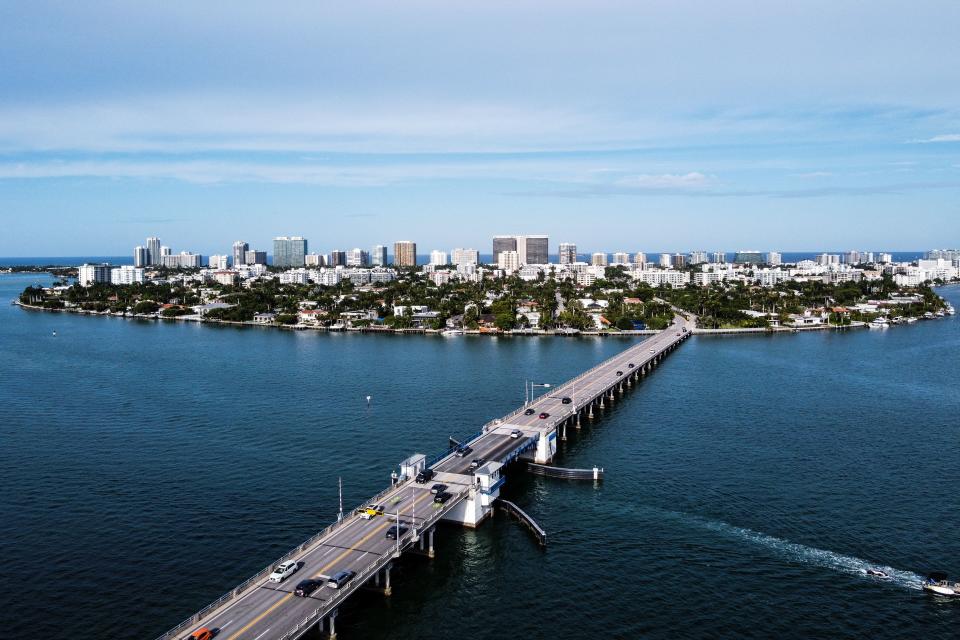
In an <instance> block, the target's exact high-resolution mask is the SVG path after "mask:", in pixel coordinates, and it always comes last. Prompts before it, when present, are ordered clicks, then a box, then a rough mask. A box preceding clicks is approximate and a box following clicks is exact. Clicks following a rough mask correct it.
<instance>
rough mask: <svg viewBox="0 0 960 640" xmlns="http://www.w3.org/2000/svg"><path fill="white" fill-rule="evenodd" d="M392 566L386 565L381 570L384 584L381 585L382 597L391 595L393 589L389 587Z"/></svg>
mask: <svg viewBox="0 0 960 640" xmlns="http://www.w3.org/2000/svg"><path fill="white" fill-rule="evenodd" d="M391 566H392V565H390V564H388V565H387V566H386V567H384V568H383V575H384V584H383V595H385V596H389V595H393V588H392V587H391V586H390V568H391Z"/></svg>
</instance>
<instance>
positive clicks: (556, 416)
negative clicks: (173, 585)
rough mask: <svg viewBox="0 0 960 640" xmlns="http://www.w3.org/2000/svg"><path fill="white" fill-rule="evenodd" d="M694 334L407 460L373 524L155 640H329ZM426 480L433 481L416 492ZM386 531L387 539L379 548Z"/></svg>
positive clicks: (350, 524) (660, 341)
mask: <svg viewBox="0 0 960 640" xmlns="http://www.w3.org/2000/svg"><path fill="white" fill-rule="evenodd" d="M693 328H694V323H693V322H692V321H690V320H688V319H686V318H685V317H683V316H680V315H678V316H677V317H676V318H675V320H674V322H673V324H671V325H670V326H669V327H668V328H667V329H665V330H664V331H662V332H660V333H658V334H656V335H653V336H651V337H649V338H647V339H646V340H644V341H642V342H639V343H637V344H634V345H632V346H631V347H629V348H627V349H625V350H623V351H621V352H620V353H618V354H617V355H615V356H613V357H611V358H609V359H607V360H605V361H604V362H601V363H600V364H598V365H597V366H595V367H593V368H591V369H589V370H588V371H585V372H584V373H582V374H580V375H578V376H577V377H575V378H573V379H572V380H569V381H567V382H565V383H564V384H562V385H560V386H558V387H553V388H551V389H550V390H549V393H546V394H544V395H542V396H540V397H537V398H535V399H533V400H532V401H530V402H528V403H527V404H525V405H524V406H521V407H518V408H517V409H515V410H514V411H512V412H510V413H508V414H507V415H505V416H503V417H501V418H497V419H495V420H491V421H490V422H488V423H487V424H485V425H483V426H482V427H481V428H480V430H479V431H478V432H477V433H476V434H475V435H474V436H472V437H471V438H469V439H466V440H465V441H463V442H462V443H460V446H458V447H454V448H451V449H449V450H448V451H446V452H444V453H442V454H440V455H439V456H437V457H435V458H434V459H427V456H425V455H423V454H414V455H412V456H410V457H409V458H407V459H406V460H404V461H403V462H402V463H400V465H399V468H398V470H396V471H394V472H393V474H392V477H391V485H390V486H389V487H388V488H386V489H384V490H383V491H381V492H380V493H379V494H377V495H375V496H373V497H371V498H370V499H369V500H368V501H367V503H365V504H370V503H376V504H377V505H379V506H380V510H379V512H378V513H377V515H371V516H370V517H363V516H362V515H361V511H360V509H359V508H358V509H356V510H354V511H353V512H351V513H349V514H347V515H346V516H345V517H344V518H343V519H342V520H341V521H339V522H336V523H334V524H332V525H330V526H329V527H327V528H326V529H324V530H323V531H321V532H319V533H317V534H316V535H314V536H313V537H311V538H310V539H308V540H306V541H304V542H303V543H302V544H300V545H299V546H297V547H296V548H294V549H291V550H290V551H289V552H288V553H286V554H284V555H283V556H282V557H281V558H278V559H277V560H276V561H275V562H273V563H271V564H270V565H269V566H267V567H265V568H264V569H263V570H262V571H260V572H259V573H257V574H256V575H254V576H253V577H251V578H249V579H248V580H246V581H244V582H243V583H241V584H240V585H238V586H236V587H235V588H233V589H231V590H230V591H228V592H227V593H225V594H224V595H223V596H221V597H220V598H218V599H217V600H215V601H214V602H213V603H211V604H209V605H208V606H206V607H204V608H203V609H201V610H200V611H198V612H197V613H195V614H193V615H191V616H190V617H188V618H186V619H185V620H183V621H182V622H180V623H179V624H177V625H176V626H175V627H174V628H172V629H170V630H169V631H167V632H166V633H164V634H163V635H161V636H159V638H157V640H174V639H180V638H184V637H186V636H188V635H189V634H190V633H191V632H192V631H194V630H195V629H198V628H201V627H206V628H208V629H211V630H213V631H215V632H216V634H217V638H218V640H296V639H297V638H300V637H301V636H303V635H305V634H306V633H307V632H310V631H313V630H317V629H319V630H321V631H325V632H326V633H327V634H329V636H330V637H331V638H335V637H336V618H337V612H338V607H340V606H341V605H342V604H343V603H344V602H345V601H346V600H347V599H348V598H349V597H350V596H351V595H352V594H353V593H354V592H355V591H356V590H358V589H360V588H362V587H369V588H373V589H376V590H377V591H379V592H382V593H383V594H384V596H389V595H390V594H391V593H392V589H393V587H392V585H391V582H390V576H391V568H392V566H393V563H394V562H395V561H396V560H397V559H398V558H400V556H401V555H402V554H404V553H408V552H409V553H420V554H423V555H426V556H427V557H431V558H432V557H433V556H434V537H435V535H436V532H437V525H438V524H439V523H440V522H441V521H445V522H451V523H456V524H459V525H462V526H466V527H476V526H479V525H480V524H481V523H482V522H483V521H485V520H486V519H487V518H489V517H491V516H492V514H493V511H494V508H495V505H496V504H497V502H498V500H499V497H500V489H501V488H502V487H503V485H504V483H505V482H506V480H507V478H506V476H505V475H504V473H503V472H504V470H505V468H506V466H507V465H509V464H510V463H512V462H515V461H518V460H520V461H524V462H528V463H531V462H532V463H534V464H537V465H547V464H549V463H551V462H552V461H553V458H554V456H555V455H556V452H557V440H558V438H559V439H561V440H562V439H565V438H566V437H567V430H568V429H578V428H581V427H582V426H583V424H585V423H586V422H587V421H589V420H591V419H593V418H595V417H597V416H598V415H599V413H600V412H601V411H602V410H604V409H605V408H606V407H608V406H610V405H612V404H613V403H615V402H618V401H619V400H620V399H621V398H622V397H623V396H624V395H625V394H626V392H627V391H628V390H630V389H631V388H632V387H633V386H634V385H635V384H636V383H637V382H639V381H640V379H641V378H643V377H644V376H646V375H648V374H649V373H650V372H651V371H653V369H654V368H655V367H656V366H657V365H658V364H659V363H660V362H661V361H662V360H663V359H664V358H665V357H666V356H667V355H669V354H670V353H671V352H672V351H673V350H675V349H676V348H677V347H679V346H680V344H681V343H682V342H683V341H684V340H687V339H689V338H690V336H691V335H692V332H693ZM464 447H469V449H470V451H469V452H466V451H465V450H464ZM425 470H429V471H432V473H433V477H432V478H431V479H430V480H429V481H428V482H425V483H417V482H416V481H415V479H416V477H417V475H418V474H419V473H421V472H423V471H425ZM591 473H593V472H592V471H591ZM438 483H439V484H444V485H446V486H447V488H446V489H445V491H444V499H443V500H440V499H438V498H437V496H436V495H435V494H433V493H431V487H432V486H433V485H434V484H438ZM508 508H509V507H508ZM528 519H529V517H528ZM534 524H536V523H534ZM398 528H399V529H398ZM537 529H539V531H540V533H539V534H537V535H538V538H539V539H541V540H542V541H545V540H546V533H545V532H543V530H542V529H540V528H539V525H537ZM394 531H397V535H396V536H395V538H393V537H390V538H388V537H387V534H388V533H391V532H394ZM286 560H293V561H296V562H297V563H298V564H299V565H300V568H299V570H298V571H297V572H296V573H294V574H293V575H292V576H290V577H288V578H287V579H286V580H285V581H284V582H281V583H273V582H270V581H269V580H268V576H269V575H270V572H271V571H272V570H273V567H275V566H276V565H277V564H279V563H280V562H282V561H286ZM340 571H352V572H354V574H355V575H354V577H353V578H352V579H351V580H350V581H349V582H347V583H346V584H343V585H341V586H340V588H338V589H334V588H331V587H329V586H324V587H322V588H319V589H317V590H316V591H314V592H313V593H312V594H310V595H309V596H307V597H297V596H296V595H295V594H294V593H293V590H294V588H295V586H296V584H297V583H298V582H300V581H301V580H303V579H306V578H315V579H326V578H329V577H330V576H332V575H334V574H336V573H338V572H340Z"/></svg>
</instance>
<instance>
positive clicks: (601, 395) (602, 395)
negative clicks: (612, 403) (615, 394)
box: [600, 393, 606, 409]
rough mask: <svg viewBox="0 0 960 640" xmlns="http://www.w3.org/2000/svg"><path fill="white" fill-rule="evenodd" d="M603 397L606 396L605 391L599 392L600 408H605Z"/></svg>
mask: <svg viewBox="0 0 960 640" xmlns="http://www.w3.org/2000/svg"><path fill="white" fill-rule="evenodd" d="M605 397H606V394H605V393H601V394H600V408H601V409H605V408H606V407H605V406H604V404H603V399H604V398H605Z"/></svg>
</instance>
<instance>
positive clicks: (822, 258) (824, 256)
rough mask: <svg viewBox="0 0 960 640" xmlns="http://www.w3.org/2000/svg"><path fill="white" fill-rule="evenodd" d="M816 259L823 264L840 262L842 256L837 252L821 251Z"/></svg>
mask: <svg viewBox="0 0 960 640" xmlns="http://www.w3.org/2000/svg"><path fill="white" fill-rule="evenodd" d="M814 260H816V262H817V264H819V265H821V266H827V265H831V264H840V256H839V255H838V254H836V253H821V254H820V255H818V256H817V257H816V258H814Z"/></svg>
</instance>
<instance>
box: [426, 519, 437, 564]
mask: <svg viewBox="0 0 960 640" xmlns="http://www.w3.org/2000/svg"><path fill="white" fill-rule="evenodd" d="M434 529H435V527H434V528H432V529H430V531H428V532H427V535H428V536H429V538H430V542H429V545H428V548H427V557H428V558H435V557H436V555H437V554H436V553H434V551H433V532H434Z"/></svg>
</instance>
